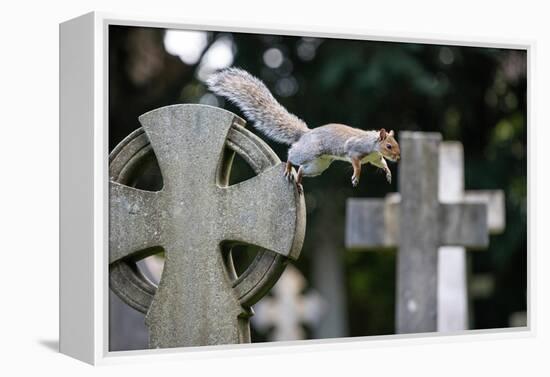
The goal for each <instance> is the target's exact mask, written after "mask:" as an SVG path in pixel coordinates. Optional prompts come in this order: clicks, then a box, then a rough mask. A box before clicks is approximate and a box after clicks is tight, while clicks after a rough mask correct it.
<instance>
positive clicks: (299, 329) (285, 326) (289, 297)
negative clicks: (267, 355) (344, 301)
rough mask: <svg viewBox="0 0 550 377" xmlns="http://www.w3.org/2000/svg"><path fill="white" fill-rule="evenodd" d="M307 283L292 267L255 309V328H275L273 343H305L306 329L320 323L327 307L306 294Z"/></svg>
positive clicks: (314, 297)
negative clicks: (279, 341) (292, 341)
mask: <svg viewBox="0 0 550 377" xmlns="http://www.w3.org/2000/svg"><path fill="white" fill-rule="evenodd" d="M305 287H306V280H305V279H304V277H303V276H302V274H301V273H300V271H298V270H297V269H296V268H295V267H292V266H289V267H287V268H286V270H285V272H284V273H283V275H282V276H281V278H280V279H279V281H278V282H277V284H275V286H274V287H273V290H272V291H273V295H272V296H266V297H265V298H263V299H262V300H260V302H258V303H257V304H256V305H255V306H254V311H255V312H256V314H255V315H254V317H252V324H253V325H254V327H255V328H257V329H258V330H260V331H267V330H268V329H270V328H273V331H272V332H271V334H270V336H269V338H270V340H299V339H305V335H306V334H305V332H304V329H303V325H308V326H311V327H314V326H316V325H317V324H318V323H319V320H320V318H321V317H322V315H323V312H324V308H325V303H324V301H323V299H322V298H321V296H319V294H318V293H316V292H312V291H311V290H309V291H308V292H307V293H304V292H303V291H304V289H305Z"/></svg>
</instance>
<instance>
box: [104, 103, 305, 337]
mask: <svg viewBox="0 0 550 377" xmlns="http://www.w3.org/2000/svg"><path fill="white" fill-rule="evenodd" d="M140 122H141V124H142V126H143V129H144V130H145V133H146V135H145V134H143V133H140V132H135V133H134V134H132V135H130V136H129V138H127V140H125V141H123V142H122V143H121V144H122V146H121V147H120V148H117V149H115V151H113V155H112V156H111V180H112V182H111V184H110V202H111V208H110V219H109V220H110V245H109V246H110V263H111V288H113V290H114V291H115V292H116V293H117V294H118V295H119V296H120V297H121V298H122V299H123V300H124V301H125V302H126V303H128V304H129V305H131V306H133V307H134V308H136V309H138V310H140V311H142V312H146V313H147V315H146V323H147V326H148V327H149V344H150V347H178V346H191V345H194V346H198V345H208V344H229V343H242V342H247V341H249V339H250V338H249V337H250V335H249V325H248V317H249V316H250V315H251V312H250V309H249V308H248V307H249V306H250V305H252V304H253V303H254V302H255V301H257V300H258V299H259V298H260V297H261V296H263V295H264V294H265V293H266V292H267V291H268V290H269V288H270V287H271V286H272V285H273V284H274V283H275V281H276V280H277V278H278V277H279V276H280V274H281V272H282V270H283V268H284V266H285V263H286V260H287V259H288V258H292V259H295V258H297V257H298V255H299V253H300V250H301V247H302V242H303V237H304V229H305V210H304V201H303V196H300V195H299V194H298V192H297V190H296V188H295V185H294V184H291V183H289V182H287V181H286V180H285V179H284V176H283V169H284V166H283V164H282V163H280V161H279V160H278V158H277V156H276V155H275V154H274V153H273V152H272V151H271V150H270V149H269V147H268V146H267V145H266V144H265V143H264V142H262V141H261V140H260V139H259V138H257V137H255V136H254V135H253V134H251V133H250V132H248V131H246V130H245V129H244V128H243V127H242V126H241V125H240V124H243V122H242V120H240V119H239V118H237V117H236V116H235V115H234V114H232V113H230V112H227V111H224V110H221V109H217V108H213V107H209V106H200V105H175V106H167V107H163V108H160V109H157V110H154V111H151V112H149V113H146V114H144V115H142V116H141V117H140ZM225 147H227V149H226V148H225ZM151 149H152V150H154V154H155V155H156V158H157V160H158V165H159V167H160V170H161V173H162V178H163V184H164V185H163V187H162V189H161V190H160V191H157V192H150V191H143V190H139V189H136V188H133V187H130V186H127V185H126V184H127V181H128V180H129V179H128V178H127V177H126V178H125V174H126V175H128V174H129V173H128V171H133V170H139V160H140V158H144V156H146V155H147V154H150V153H152V150H151ZM234 152H236V153H238V154H239V155H241V156H242V157H243V158H244V160H245V161H247V162H248V163H249V164H250V165H251V167H252V168H253V170H254V171H255V172H256V173H257V174H258V175H257V176H255V177H253V178H252V179H250V180H247V181H245V182H241V183H239V184H236V185H232V186H227V178H228V176H229V171H230V167H231V161H232V155H233V153H234ZM125 181H126V182H125ZM238 243H241V244H251V245H255V246H258V247H260V248H261V251H260V252H259V253H258V256H257V257H256V260H255V262H254V263H253V264H252V265H251V268H249V269H248V270H247V271H245V272H244V273H243V274H242V275H241V276H240V277H237V276H236V273H235V271H234V269H233V267H232V264H231V263H230V262H228V261H227V253H224V250H229V249H230V248H231V245H234V244H238ZM158 250H164V252H165V258H166V259H165V266H164V270H163V274H162V277H161V280H160V283H159V285H158V288H157V287H155V286H154V285H152V284H151V283H150V282H149V281H148V280H147V279H146V278H145V277H143V276H142V275H141V274H139V273H138V272H137V271H136V270H135V269H134V268H132V261H133V260H135V259H139V258H141V257H144V256H146V255H149V254H151V253H153V252H156V251H158Z"/></svg>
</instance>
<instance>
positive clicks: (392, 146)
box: [378, 128, 401, 162]
mask: <svg viewBox="0 0 550 377" xmlns="http://www.w3.org/2000/svg"><path fill="white" fill-rule="evenodd" d="M378 146H379V150H380V153H381V154H382V156H384V158H385V159H387V160H390V161H394V162H397V161H399V159H400V158H401V150H400V149H399V144H398V143H397V140H395V136H394V133H393V130H391V131H390V132H386V130H385V129H384V128H382V129H381V130H380V137H379V138H378Z"/></svg>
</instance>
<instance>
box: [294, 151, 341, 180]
mask: <svg viewBox="0 0 550 377" xmlns="http://www.w3.org/2000/svg"><path fill="white" fill-rule="evenodd" d="M332 161H334V158H333V157H332V156H327V155H324V156H321V157H319V158H316V159H314V160H311V161H309V162H307V163H305V164H302V165H301V167H302V172H303V174H304V176H305V177H315V176H316V175H319V174H321V173H322V172H324V171H325V170H327V169H328V167H329V166H330V164H332Z"/></svg>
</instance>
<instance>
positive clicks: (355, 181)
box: [351, 175, 359, 187]
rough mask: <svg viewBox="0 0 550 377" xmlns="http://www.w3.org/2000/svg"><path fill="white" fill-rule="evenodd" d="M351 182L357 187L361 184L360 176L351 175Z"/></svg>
mask: <svg viewBox="0 0 550 377" xmlns="http://www.w3.org/2000/svg"><path fill="white" fill-rule="evenodd" d="M351 184H352V185H353V187H357V185H358V184H359V177H356V176H355V175H353V176H352V177H351Z"/></svg>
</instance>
